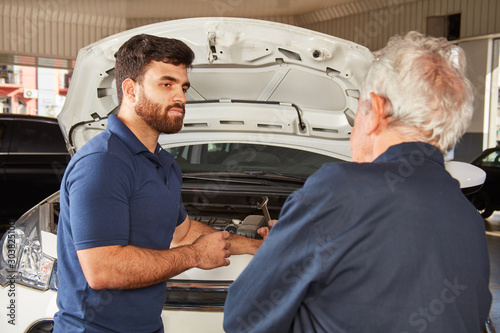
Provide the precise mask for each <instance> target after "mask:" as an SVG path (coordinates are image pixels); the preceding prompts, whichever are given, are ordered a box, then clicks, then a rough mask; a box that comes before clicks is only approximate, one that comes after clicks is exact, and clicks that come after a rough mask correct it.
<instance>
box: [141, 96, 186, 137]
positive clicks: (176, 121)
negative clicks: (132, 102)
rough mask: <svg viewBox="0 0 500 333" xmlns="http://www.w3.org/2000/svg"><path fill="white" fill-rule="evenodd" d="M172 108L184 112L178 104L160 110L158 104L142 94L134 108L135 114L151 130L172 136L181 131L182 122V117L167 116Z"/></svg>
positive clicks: (182, 106) (182, 107)
mask: <svg viewBox="0 0 500 333" xmlns="http://www.w3.org/2000/svg"><path fill="white" fill-rule="evenodd" d="M174 107H176V108H180V109H182V111H183V112H184V111H185V109H184V105H183V104H180V103H175V104H171V105H168V106H167V107H166V108H165V109H164V110H162V106H161V105H160V104H158V103H155V102H153V101H152V100H151V99H149V98H148V97H147V96H146V94H145V93H144V92H143V93H142V94H141V97H140V100H139V103H138V105H137V106H136V107H135V112H136V113H137V115H138V116H139V117H141V118H142V119H143V120H144V121H145V122H146V124H148V125H149V126H151V128H153V129H155V130H157V131H159V132H161V133H165V134H173V133H177V132H179V131H180V130H181V129H182V122H183V120H184V116H183V117H177V116H169V114H168V111H169V110H170V109H171V108H174ZM162 111H163V112H162Z"/></svg>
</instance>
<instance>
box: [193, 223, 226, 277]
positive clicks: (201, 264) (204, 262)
mask: <svg viewBox="0 0 500 333" xmlns="http://www.w3.org/2000/svg"><path fill="white" fill-rule="evenodd" d="M191 246H192V248H193V249H194V251H195V256H196V259H197V265H196V267H198V268H201V269H212V268H217V267H221V266H227V265H229V259H227V258H229V256H230V255H231V252H230V251H229V248H230V247H231V243H230V242H229V232H227V231H222V232H212V233H209V234H203V235H201V236H200V237H199V238H198V239H196V240H195V241H194V242H193V244H192V245H191Z"/></svg>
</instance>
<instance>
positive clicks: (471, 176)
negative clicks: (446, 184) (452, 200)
mask: <svg viewBox="0 0 500 333" xmlns="http://www.w3.org/2000/svg"><path fill="white" fill-rule="evenodd" d="M445 168H446V170H447V171H448V172H449V173H450V174H451V176H452V177H453V178H455V179H456V180H458V182H459V183H460V188H461V189H462V192H463V193H464V194H465V195H470V194H472V193H475V192H477V191H479V190H480V189H481V187H482V186H483V184H484V181H485V180H486V172H484V170H482V169H480V168H478V167H477V166H475V165H472V164H470V163H465V162H458V161H448V162H446V164H445Z"/></svg>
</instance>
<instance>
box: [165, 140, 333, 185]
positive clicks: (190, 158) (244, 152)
mask: <svg viewBox="0 0 500 333" xmlns="http://www.w3.org/2000/svg"><path fill="white" fill-rule="evenodd" d="M166 150H167V151H168V152H170V153H171V154H172V155H174V157H175V159H176V161H177V163H179V166H180V168H181V170H182V172H183V174H184V176H187V175H189V174H200V173H204V174H208V173H211V174H213V173H226V174H227V173H245V174H248V175H256V174H261V175H264V174H275V175H283V176H289V177H297V178H303V179H305V178H307V177H308V176H309V175H311V174H312V173H313V172H315V171H316V170H317V169H319V168H320V167H321V166H322V165H323V164H324V163H328V162H340V161H341V160H340V159H337V158H334V157H331V156H326V155H322V154H316V153H312V152H309V151H304V150H299V149H292V148H285V147H279V146H272V145H264V144H248V143H234V142H229V143H228V142H226V143H207V144H196V145H188V146H179V147H173V148H167V149H166Z"/></svg>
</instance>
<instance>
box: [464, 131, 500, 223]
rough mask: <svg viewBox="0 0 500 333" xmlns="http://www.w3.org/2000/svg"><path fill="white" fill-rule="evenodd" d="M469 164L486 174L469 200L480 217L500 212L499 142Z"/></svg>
mask: <svg viewBox="0 0 500 333" xmlns="http://www.w3.org/2000/svg"><path fill="white" fill-rule="evenodd" d="M471 163H472V164H474V165H476V166H478V167H479V168H481V169H483V170H484V172H486V181H485V182H484V184H483V187H482V188H481V189H480V190H479V191H478V192H477V193H475V194H474V195H472V196H471V197H470V200H471V201H472V203H473V204H474V206H476V208H477V209H478V211H479V212H480V213H481V216H483V217H484V218H488V217H490V216H491V214H493V212H494V211H495V210H500V141H497V146H496V147H494V148H488V149H486V150H485V151H483V152H482V153H481V155H479V156H478V157H476V158H475V159H474V160H473V161H472V162H471Z"/></svg>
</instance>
